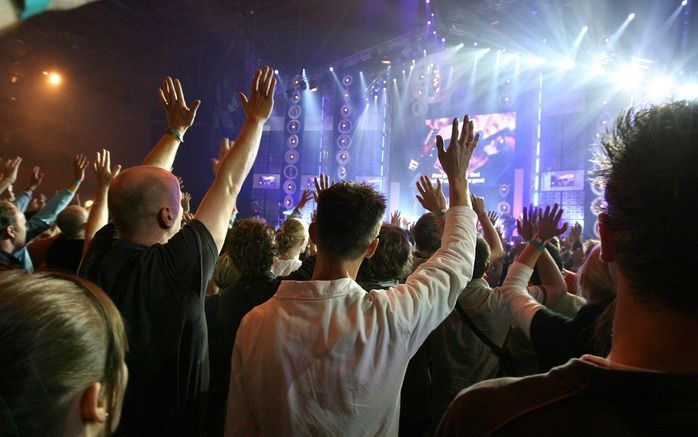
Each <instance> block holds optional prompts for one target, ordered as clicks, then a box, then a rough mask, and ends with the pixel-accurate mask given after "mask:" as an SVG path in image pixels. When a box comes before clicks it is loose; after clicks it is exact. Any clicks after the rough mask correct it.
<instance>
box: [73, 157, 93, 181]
mask: <svg viewBox="0 0 698 437" xmlns="http://www.w3.org/2000/svg"><path fill="white" fill-rule="evenodd" d="M89 164H90V161H88V160H87V157H86V156H85V155H83V154H82V153H80V154H78V155H75V158H74V159H73V177H74V179H73V180H74V181H80V182H82V181H84V180H85V169H86V168H87V166H88V165H89Z"/></svg>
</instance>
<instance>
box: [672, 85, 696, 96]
mask: <svg viewBox="0 0 698 437" xmlns="http://www.w3.org/2000/svg"><path fill="white" fill-rule="evenodd" d="M676 97H677V98H678V99H680V100H693V99H698V83H688V84H685V85H683V86H682V87H680V88H679V89H678V91H677V93H676Z"/></svg>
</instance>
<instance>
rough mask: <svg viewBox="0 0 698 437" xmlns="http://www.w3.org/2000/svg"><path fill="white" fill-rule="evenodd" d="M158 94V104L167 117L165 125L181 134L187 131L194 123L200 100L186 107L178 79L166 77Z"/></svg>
mask: <svg viewBox="0 0 698 437" xmlns="http://www.w3.org/2000/svg"><path fill="white" fill-rule="evenodd" d="M158 91H159V94H160V103H162V108H163V109H164V110H165V116H166V117H167V125H168V126H169V127H170V128H171V129H174V130H176V131H178V132H180V133H181V134H184V132H186V131H187V129H189V127H190V126H191V125H192V124H193V123H194V118H195V117H196V111H197V110H198V109H199V106H200V105H201V100H194V101H193V102H191V107H189V106H187V101H186V100H185V98H184V91H182V83H181V82H180V81H179V79H174V80H172V78H171V77H170V76H167V77H166V78H165V80H164V81H163V83H162V87H161V88H160V89H159V90H158Z"/></svg>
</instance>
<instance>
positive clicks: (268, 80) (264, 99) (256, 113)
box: [238, 66, 276, 122]
mask: <svg viewBox="0 0 698 437" xmlns="http://www.w3.org/2000/svg"><path fill="white" fill-rule="evenodd" d="M275 89H276V78H275V77H274V70H272V69H271V68H270V67H269V66H266V67H264V68H263V69H261V70H257V72H256V73H255V75H254V77H253V78H252V86H251V89H250V96H249V97H248V96H246V95H245V94H244V93H242V92H240V93H238V94H239V96H240V103H241V104H242V109H243V110H244V111H245V114H247V117H248V118H249V119H251V120H254V121H258V122H264V121H266V120H267V118H269V116H270V115H271V110H272V109H273V107H274V90H275Z"/></svg>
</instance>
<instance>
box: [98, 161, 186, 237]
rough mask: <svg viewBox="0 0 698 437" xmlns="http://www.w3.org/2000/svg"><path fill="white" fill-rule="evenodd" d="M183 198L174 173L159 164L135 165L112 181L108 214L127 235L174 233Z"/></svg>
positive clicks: (176, 228) (120, 231)
mask: <svg viewBox="0 0 698 437" xmlns="http://www.w3.org/2000/svg"><path fill="white" fill-rule="evenodd" d="M180 201H181V193H180V191H179V181H177V178H176V177H175V176H174V175H173V174H172V173H170V172H168V171H166V170H163V169H161V168H159V167H151V166H138V167H132V168H130V169H128V170H126V171H123V172H121V174H120V175H119V176H117V177H116V178H115V179H114V181H113V182H112V184H111V187H110V189H109V215H110V216H111V217H112V220H113V221H114V225H115V226H116V229H117V230H118V231H119V233H121V234H122V235H124V236H143V235H146V234H150V235H154V234H157V233H174V232H176V231H177V230H179V219H180V218H179V216H180V215H181V206H180ZM173 228H174V229H173ZM157 240H160V238H157V239H156V241H157Z"/></svg>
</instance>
